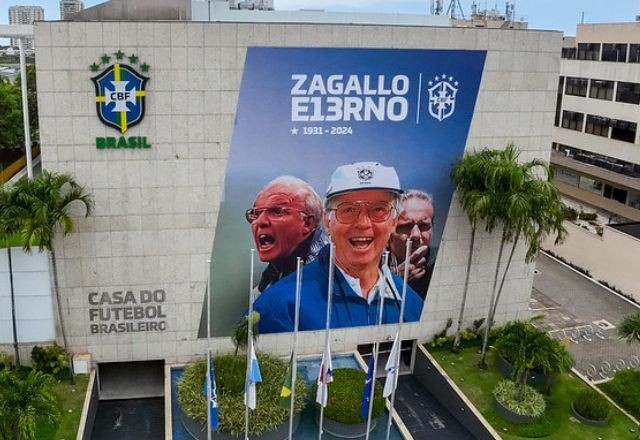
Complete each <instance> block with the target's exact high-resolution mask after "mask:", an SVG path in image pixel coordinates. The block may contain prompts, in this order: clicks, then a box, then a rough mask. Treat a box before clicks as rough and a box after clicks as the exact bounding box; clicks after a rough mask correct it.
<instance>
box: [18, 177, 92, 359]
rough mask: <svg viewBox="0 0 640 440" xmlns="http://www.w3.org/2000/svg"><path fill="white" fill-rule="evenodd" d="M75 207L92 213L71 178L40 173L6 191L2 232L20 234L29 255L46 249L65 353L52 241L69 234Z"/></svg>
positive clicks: (88, 197)
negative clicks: (7, 192) (33, 247)
mask: <svg viewBox="0 0 640 440" xmlns="http://www.w3.org/2000/svg"><path fill="white" fill-rule="evenodd" d="M78 205H79V207H80V208H82V209H83V210H84V215H85V217H87V216H88V215H89V214H90V213H91V211H92V208H93V199H92V197H91V195H90V194H89V193H87V192H86V191H85V189H84V188H83V187H81V186H80V185H78V184H77V183H76V181H75V180H74V179H73V177H71V176H69V175H66V174H57V173H51V172H48V171H43V172H42V174H41V175H40V176H38V177H37V178H36V179H34V180H27V179H21V180H19V181H18V182H16V183H15V184H14V185H13V186H12V187H11V188H10V190H9V195H8V201H7V208H6V213H5V214H6V215H7V216H8V219H9V220H8V221H7V223H8V225H7V226H6V231H7V232H9V233H12V232H18V233H19V234H20V236H21V239H22V243H23V247H24V249H25V251H27V252H31V248H32V246H35V245H37V246H38V248H39V249H40V251H43V250H45V249H46V250H48V251H49V253H50V263H51V268H52V273H53V284H54V286H53V290H54V296H55V299H56V303H57V308H58V316H59V319H60V330H61V333H62V340H63V346H64V349H65V350H68V347H67V336H66V332H65V328H64V320H63V317H62V306H61V302H60V295H59V292H58V267H57V262H56V253H55V249H54V238H55V236H56V233H58V232H62V235H63V236H65V235H67V234H69V233H70V232H73V230H74V229H75V221H74V219H73V209H74V206H78Z"/></svg>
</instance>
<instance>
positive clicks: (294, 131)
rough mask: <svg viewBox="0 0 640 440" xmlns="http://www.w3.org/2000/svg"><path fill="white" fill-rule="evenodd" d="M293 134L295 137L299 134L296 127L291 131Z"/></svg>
mask: <svg viewBox="0 0 640 440" xmlns="http://www.w3.org/2000/svg"><path fill="white" fill-rule="evenodd" d="M291 134H292V135H294V136H295V135H296V134H298V129H297V128H296V127H293V128H292V129H291Z"/></svg>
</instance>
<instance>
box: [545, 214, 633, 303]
mask: <svg viewBox="0 0 640 440" xmlns="http://www.w3.org/2000/svg"><path fill="white" fill-rule="evenodd" d="M565 228H567V231H568V232H569V234H568V235H567V239H566V240H565V242H564V243H563V244H561V245H560V246H555V245H554V244H553V240H552V239H548V240H547V241H546V242H544V243H543V245H542V247H543V249H547V250H550V251H551V252H553V253H554V254H556V255H559V256H560V257H562V258H564V259H565V260H566V261H569V262H570V263H572V264H575V265H576V266H579V267H581V268H583V269H585V270H588V271H589V272H590V273H591V277H592V278H593V279H595V280H603V281H606V282H607V283H608V284H609V285H611V286H615V287H616V288H617V289H620V290H621V291H622V292H624V293H625V294H628V295H632V296H633V297H634V298H635V300H636V301H638V302H640V272H638V255H640V240H638V239H637V238H635V237H632V236H631V235H628V234H625V233H623V232H620V231H618V230H616V229H614V228H610V227H609V226H605V227H604V231H603V234H602V237H600V236H599V235H596V234H593V233H591V232H588V231H586V230H584V229H582V228H581V227H580V226H576V225H574V224H573V223H569V222H565Z"/></svg>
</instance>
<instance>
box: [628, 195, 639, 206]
mask: <svg viewBox="0 0 640 440" xmlns="http://www.w3.org/2000/svg"><path fill="white" fill-rule="evenodd" d="M629 206H631V207H632V208H636V209H640V194H638V193H636V192H633V191H629Z"/></svg>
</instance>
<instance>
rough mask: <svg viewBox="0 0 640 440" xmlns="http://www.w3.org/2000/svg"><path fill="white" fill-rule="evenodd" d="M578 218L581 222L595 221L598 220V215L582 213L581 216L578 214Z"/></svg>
mask: <svg viewBox="0 0 640 440" xmlns="http://www.w3.org/2000/svg"><path fill="white" fill-rule="evenodd" d="M578 218H579V219H580V220H587V221H589V220H591V221H593V220H595V219H597V218H598V214H596V213H595V212H581V213H580V214H578Z"/></svg>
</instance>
